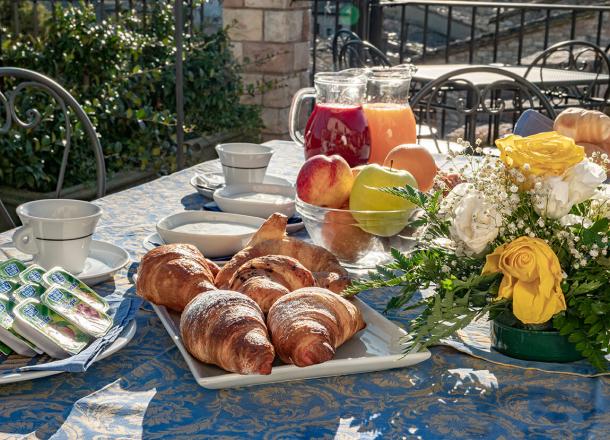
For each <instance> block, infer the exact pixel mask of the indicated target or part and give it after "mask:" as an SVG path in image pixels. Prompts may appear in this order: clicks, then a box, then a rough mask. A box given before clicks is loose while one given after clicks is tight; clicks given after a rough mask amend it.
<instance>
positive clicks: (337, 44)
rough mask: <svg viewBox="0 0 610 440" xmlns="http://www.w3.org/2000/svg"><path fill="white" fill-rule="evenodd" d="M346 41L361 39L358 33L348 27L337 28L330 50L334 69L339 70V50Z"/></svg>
mask: <svg viewBox="0 0 610 440" xmlns="http://www.w3.org/2000/svg"><path fill="white" fill-rule="evenodd" d="M348 41H361V39H360V37H359V36H358V34H356V33H355V32H352V31H350V30H349V29H339V30H338V31H337V32H336V33H335V35H333V39H332V43H331V51H332V55H333V70H334V71H337V70H339V52H340V51H341V49H342V48H343V46H344V45H345V43H347V42H348Z"/></svg>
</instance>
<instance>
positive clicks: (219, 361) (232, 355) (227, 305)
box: [180, 290, 275, 374]
mask: <svg viewBox="0 0 610 440" xmlns="http://www.w3.org/2000/svg"><path fill="white" fill-rule="evenodd" d="M180 336H181V338H182V343H183V344H184V346H185V347H186V349H187V350H188V352H189V353H190V354H191V355H193V356H194V357H195V358H197V359H199V360H200V361H201V362H205V363H207V364H214V365H217V366H219V367H220V368H222V369H224V370H227V371H230V372H233V373H239V374H270V373H271V364H272V363H273V360H274V359H275V351H274V349H273V345H272V344H271V342H270V341H269V334H268V332H267V327H266V325H265V317H264V315H263V312H262V311H261V309H260V307H259V306H258V305H257V304H256V303H255V302H254V301H253V300H251V299H250V298H248V297H247V296H246V295H243V294H241V293H239V292H232V291H229V290H215V291H213V292H208V293H206V294H205V295H199V296H196V297H195V298H193V300H192V301H191V302H189V303H188V304H187V306H186V308H185V309H184V312H182V316H181V317H180Z"/></svg>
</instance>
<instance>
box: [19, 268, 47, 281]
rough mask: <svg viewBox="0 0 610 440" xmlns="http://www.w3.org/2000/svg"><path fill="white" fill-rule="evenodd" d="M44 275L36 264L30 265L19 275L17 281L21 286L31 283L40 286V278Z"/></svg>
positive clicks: (42, 270)
mask: <svg viewBox="0 0 610 440" xmlns="http://www.w3.org/2000/svg"><path fill="white" fill-rule="evenodd" d="M44 273H45V270H44V269H43V268H42V267H40V266H38V265H37V264H32V265H31V266H29V267H28V268H27V269H26V270H24V271H23V272H21V273H20V274H19V281H21V283H22V284H25V283H32V284H38V285H40V286H42V285H43V281H42V276H43V275H44Z"/></svg>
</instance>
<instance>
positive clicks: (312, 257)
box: [215, 213, 349, 293]
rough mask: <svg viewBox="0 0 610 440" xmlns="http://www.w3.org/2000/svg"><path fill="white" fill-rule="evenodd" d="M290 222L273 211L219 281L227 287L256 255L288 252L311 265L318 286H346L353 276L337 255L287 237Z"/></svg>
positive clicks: (234, 257)
mask: <svg viewBox="0 0 610 440" xmlns="http://www.w3.org/2000/svg"><path fill="white" fill-rule="evenodd" d="M287 222H288V218H287V217H286V216H285V215H282V214H278V213H276V214H273V215H271V216H270V217H269V218H268V219H267V221H265V223H264V224H263V225H262V226H261V227H260V229H259V230H258V231H257V232H256V233H255V234H254V236H253V237H252V238H251V239H250V242H249V243H248V245H247V246H246V247H245V248H244V249H243V250H241V251H240V252H238V253H237V254H235V255H234V256H233V258H232V259H231V260H230V261H229V262H228V263H227V264H225V265H224V266H223V267H222V269H220V272H218V275H216V280H215V284H216V285H217V286H219V287H221V288H226V287H227V286H228V285H229V283H230V281H231V278H232V277H233V274H235V272H236V271H237V269H239V268H240V267H241V266H242V265H243V264H244V263H246V262H247V261H250V260H252V259H253V258H257V257H262V256H265V255H285V256H288V257H292V258H294V259H295V260H297V261H299V262H300V263H301V264H302V265H303V266H305V267H306V268H307V269H309V270H310V271H311V272H312V273H313V276H314V278H315V280H316V284H317V285H318V286H320V287H324V288H327V289H330V290H332V291H333V292H335V293H340V292H341V291H342V290H343V289H345V287H347V285H348V283H349V277H348V274H347V271H346V270H345V269H344V268H343V267H342V266H341V264H340V263H339V260H337V257H335V256H334V255H333V254H332V253H330V252H329V251H327V250H326V249H324V248H323V247H320V246H316V245H314V244H311V243H306V242H304V241H301V240H297V239H295V238H291V237H286V224H287Z"/></svg>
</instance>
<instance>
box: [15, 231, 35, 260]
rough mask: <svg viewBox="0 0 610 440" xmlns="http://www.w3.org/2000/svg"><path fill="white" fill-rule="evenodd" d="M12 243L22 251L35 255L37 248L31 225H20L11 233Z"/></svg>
mask: <svg viewBox="0 0 610 440" xmlns="http://www.w3.org/2000/svg"><path fill="white" fill-rule="evenodd" d="M13 244H14V245H15V247H16V248H17V250H20V251H21V252H23V253H26V254H30V255H36V254H37V253H38V248H37V247H36V239H35V238H34V235H33V234H32V227H31V226H29V225H25V226H21V227H19V228H17V230H15V232H14V233H13Z"/></svg>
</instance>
